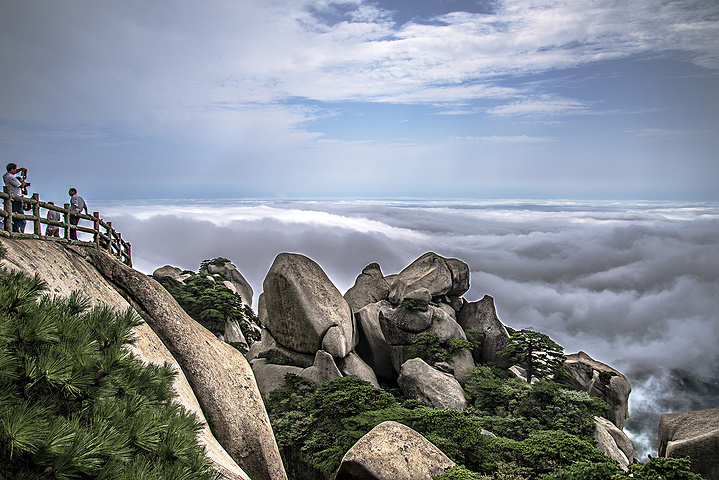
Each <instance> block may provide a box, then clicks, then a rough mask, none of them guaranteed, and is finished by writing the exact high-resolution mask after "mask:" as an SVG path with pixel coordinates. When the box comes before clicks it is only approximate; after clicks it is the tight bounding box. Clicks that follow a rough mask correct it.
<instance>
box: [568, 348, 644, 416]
mask: <svg viewBox="0 0 719 480" xmlns="http://www.w3.org/2000/svg"><path fill="white" fill-rule="evenodd" d="M564 366H565V368H566V369H567V371H568V372H569V373H570V375H572V381H571V386H572V388H573V389H575V390H581V391H584V392H587V393H588V394H589V395H591V396H592V397H599V398H601V399H602V400H604V401H605V402H607V403H608V404H609V406H610V410H609V411H608V412H607V418H608V419H609V420H610V421H611V422H612V423H613V424H614V425H616V426H617V427H618V428H619V429H620V430H621V429H623V428H624V422H625V421H626V419H627V418H628V417H629V394H630V393H631V391H632V387H631V385H630V384H629V380H628V379H627V377H625V376H624V375H622V373H621V372H620V371H619V370H616V369H614V368H612V367H610V366H609V365H607V364H606V363H602V362H599V361H597V360H594V359H593V358H592V357H590V356H589V355H587V354H586V353H584V352H579V353H573V354H570V355H567V360H566V361H565V362H564Z"/></svg>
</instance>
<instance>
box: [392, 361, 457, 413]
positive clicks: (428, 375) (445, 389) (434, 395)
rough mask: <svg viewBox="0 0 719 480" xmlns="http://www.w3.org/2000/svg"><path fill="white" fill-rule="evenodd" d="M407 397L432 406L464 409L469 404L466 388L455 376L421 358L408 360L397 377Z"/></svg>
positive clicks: (444, 408) (443, 408) (446, 408)
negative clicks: (431, 365) (464, 388)
mask: <svg viewBox="0 0 719 480" xmlns="http://www.w3.org/2000/svg"><path fill="white" fill-rule="evenodd" d="M397 383H399V388H400V389H401V390H402V393H403V394H404V396H405V397H407V398H413V399H415V400H418V401H420V402H422V403H424V404H425V405H427V406H429V407H432V408H439V409H442V410H458V411H462V410H464V409H465V407H466V406H467V400H466V398H465V397H464V390H463V389H462V386H461V385H460V384H459V382H458V381H457V379H455V378H454V376H452V375H450V374H447V373H443V372H440V371H439V370H436V369H434V368H432V367H430V366H429V365H427V363H425V361H424V360H422V359H421V358H413V359H411V360H407V361H406V362H405V363H404V364H403V365H402V371H401V373H400V376H399V378H398V379H397Z"/></svg>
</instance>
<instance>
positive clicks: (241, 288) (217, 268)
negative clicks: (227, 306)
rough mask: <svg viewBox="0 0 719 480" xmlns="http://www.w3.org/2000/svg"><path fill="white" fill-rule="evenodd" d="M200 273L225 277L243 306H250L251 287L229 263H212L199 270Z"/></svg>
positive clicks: (252, 293)
mask: <svg viewBox="0 0 719 480" xmlns="http://www.w3.org/2000/svg"><path fill="white" fill-rule="evenodd" d="M200 273H208V274H210V275H215V274H218V273H219V274H221V275H223V276H224V277H225V280H227V281H228V282H230V283H231V284H232V285H233V286H234V290H235V292H236V293H237V294H239V295H240V297H241V298H242V303H244V304H245V305H250V306H251V305H252V296H253V295H254V292H253V291H252V286H250V283H249V282H248V281H247V280H245V277H243V276H242V274H241V273H240V271H239V270H238V269H237V267H236V266H234V265H233V264H232V263H231V262H225V263H223V264H221V265H219V264H218V265H216V264H214V263H210V264H208V265H207V266H206V267H204V268H201V269H200Z"/></svg>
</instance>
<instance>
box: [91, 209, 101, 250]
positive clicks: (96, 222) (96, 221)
mask: <svg viewBox="0 0 719 480" xmlns="http://www.w3.org/2000/svg"><path fill="white" fill-rule="evenodd" d="M92 216H93V219H92V229H93V230H95V233H94V237H93V238H94V241H95V246H96V247H98V248H99V247H100V212H92Z"/></svg>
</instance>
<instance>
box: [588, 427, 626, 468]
mask: <svg viewBox="0 0 719 480" xmlns="http://www.w3.org/2000/svg"><path fill="white" fill-rule="evenodd" d="M594 423H595V425H596V426H595V428H594V440H595V441H596V442H597V448H598V449H599V450H601V451H602V452H604V453H605V454H606V455H607V456H608V457H609V458H612V459H614V460H616V461H617V463H619V466H620V467H622V468H623V469H624V470H628V467H629V464H630V463H632V462H633V461H634V446H632V442H631V440H629V437H627V435H626V434H625V433H624V432H623V431H621V430H619V429H618V428H617V426H616V425H614V424H613V423H612V422H610V421H609V420H607V419H606V418H602V417H594Z"/></svg>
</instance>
